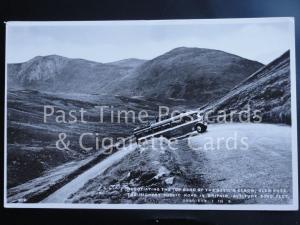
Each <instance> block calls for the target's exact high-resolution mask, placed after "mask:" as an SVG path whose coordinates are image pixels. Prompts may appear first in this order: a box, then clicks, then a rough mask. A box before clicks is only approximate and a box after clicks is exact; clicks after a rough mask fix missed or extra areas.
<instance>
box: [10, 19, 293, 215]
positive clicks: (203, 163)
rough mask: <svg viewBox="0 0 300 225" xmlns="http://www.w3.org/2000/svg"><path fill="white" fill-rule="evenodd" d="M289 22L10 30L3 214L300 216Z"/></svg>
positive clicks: (54, 25)
mask: <svg viewBox="0 0 300 225" xmlns="http://www.w3.org/2000/svg"><path fill="white" fill-rule="evenodd" d="M295 69H296V68H295V32H294V19H293V18H259V19H256V18H252V19H213V20H160V21H155V20H154V21H143V20H140V21H90V22H13V21H12V22H7V23H6V86H5V87H6V90H5V93H6V102H5V128H4V129H5V149H4V151H5V159H4V160H5V171H4V177H5V180H4V184H5V185H4V205H5V207H9V208H82V209H84V208H95V209H180V210H201V209H208V210H297V209H298V173H297V171H298V165H297V112H296V71H295Z"/></svg>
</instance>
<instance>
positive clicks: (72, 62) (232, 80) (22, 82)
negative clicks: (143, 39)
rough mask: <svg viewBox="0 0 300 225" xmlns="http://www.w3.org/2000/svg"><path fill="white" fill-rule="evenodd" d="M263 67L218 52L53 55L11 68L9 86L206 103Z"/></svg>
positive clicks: (177, 49) (253, 62)
mask: <svg viewBox="0 0 300 225" xmlns="http://www.w3.org/2000/svg"><path fill="white" fill-rule="evenodd" d="M262 66H263V65H262V64H261V63H258V62H255V61H251V60H248V59H244V58H241V57H239V56H236V55H232V54H229V53H226V52H222V51H218V50H212V49H204V48H185V47H180V48H176V49H173V50H171V51H169V52H167V53H165V54H163V55H161V56H158V57H156V58H154V59H152V60H149V61H145V60H139V59H126V60H121V61H117V62H113V63H106V64H104V63H97V62H92V61H87V60H83V59H69V58H65V57H61V56H55V55H51V56H45V57H36V58H33V59H32V60H30V61H28V62H25V63H20V64H9V65H8V80H9V86H10V87H11V86H13V87H21V88H26V89H37V90H42V91H50V92H51V91H52V92H77V93H97V94H103V93H105V94H112V95H116V94H118V95H123V96H144V97H146V98H155V99H158V98H159V99H170V98H175V99H184V100H186V101H193V102H197V103H198V104H205V103H207V102H208V101H209V100H210V99H212V98H213V97H217V96H221V95H224V94H225V93H227V92H228V91H229V90H230V89H231V88H233V87H234V86H235V85H236V84H238V83H240V82H241V81H242V80H244V79H245V78H247V77H248V76H249V75H251V74H252V73H254V72H255V71H256V70H258V69H259V68H261V67H262Z"/></svg>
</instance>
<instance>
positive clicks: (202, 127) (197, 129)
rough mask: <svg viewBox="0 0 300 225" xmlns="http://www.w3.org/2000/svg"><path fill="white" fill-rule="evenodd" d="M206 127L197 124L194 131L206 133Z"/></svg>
mask: <svg viewBox="0 0 300 225" xmlns="http://www.w3.org/2000/svg"><path fill="white" fill-rule="evenodd" d="M206 128H207V127H206V126H205V125H203V124H197V125H196V126H195V130H196V131H197V132H198V133H204V132H205V131H206Z"/></svg>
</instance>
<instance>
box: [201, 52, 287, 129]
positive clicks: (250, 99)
mask: <svg viewBox="0 0 300 225" xmlns="http://www.w3.org/2000/svg"><path fill="white" fill-rule="evenodd" d="M290 86H291V81H290V51H287V52H285V53H284V54H283V55H281V56H280V57H278V58H277V59H275V60H274V61H272V62H271V63H269V64H268V65H266V66H264V67H262V68H261V69H259V70H258V71H257V72H255V73H254V74H252V75H251V76H249V77H248V78H246V79H245V80H243V81H242V82H241V83H240V84H238V85H237V86H236V87H234V88H233V89H232V90H231V91H230V92H229V93H228V94H226V95H225V96H224V97H222V98H220V99H218V100H216V101H212V102H211V103H210V104H208V105H207V106H206V107H204V108H205V109H206V110H208V109H213V110H214V111H215V112H217V111H218V110H235V109H238V110H241V109H243V108H244V107H245V106H247V105H249V106H250V109H251V112H253V111H254V110H259V111H260V112H261V116H262V121H263V122H273V123H274V122H275V123H287V124H290V123H291V87H290Z"/></svg>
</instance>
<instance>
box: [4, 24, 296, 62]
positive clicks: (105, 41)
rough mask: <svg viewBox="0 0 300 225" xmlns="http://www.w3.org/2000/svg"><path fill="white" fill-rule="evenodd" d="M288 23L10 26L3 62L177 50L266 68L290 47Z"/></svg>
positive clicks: (99, 57) (108, 58) (110, 58)
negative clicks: (228, 56) (217, 54)
mask: <svg viewBox="0 0 300 225" xmlns="http://www.w3.org/2000/svg"><path fill="white" fill-rule="evenodd" d="M290 24H291V23H290V20H289V19H288V18H282V19H275V20H270V19H269V20H268V19H267V20H250V21H249V20H227V22H226V21H225V22H224V20H210V21H208V20H189V21H183V20H178V21H174V20H173V21H131V22H129V21H125V22H124V21H123V22H90V23H88V22H73V23H70V22H65V23H64V22H48V23H45V22H35V23H31V22H8V23H7V32H6V35H7V36H6V60H7V62H8V63H19V62H25V61H27V60H30V59H31V58H33V57H35V56H45V55H53V54H56V55H61V56H65V57H70V58H82V59H87V60H92V61H97V62H103V63H106V62H113V61H117V60H122V59H127V58H140V59H152V58H155V57H157V56H159V55H161V54H163V53H165V52H167V51H170V50H172V49H174V48H177V47H183V46H184V47H198V48H210V49H218V50H223V51H226V52H229V53H233V54H236V55H239V56H241V57H244V58H247V59H251V60H256V61H259V62H262V63H264V64H266V63H269V62H271V61H272V60H273V59H275V58H277V57H278V56H280V55H281V54H282V53H284V52H285V51H286V50H288V49H290V48H291V41H290V40H291V36H290V35H291V32H290V26H289V25H290Z"/></svg>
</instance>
